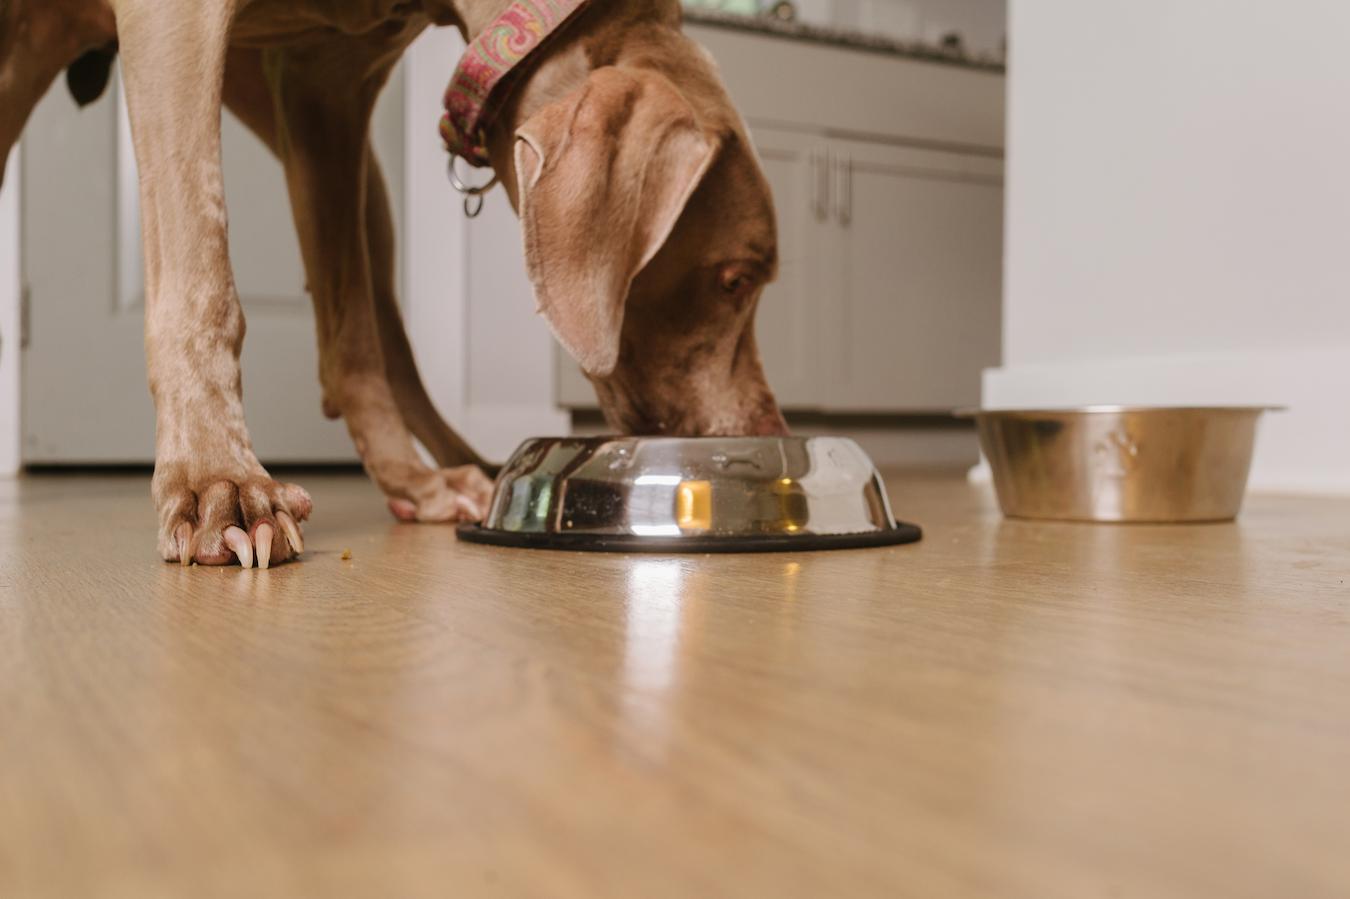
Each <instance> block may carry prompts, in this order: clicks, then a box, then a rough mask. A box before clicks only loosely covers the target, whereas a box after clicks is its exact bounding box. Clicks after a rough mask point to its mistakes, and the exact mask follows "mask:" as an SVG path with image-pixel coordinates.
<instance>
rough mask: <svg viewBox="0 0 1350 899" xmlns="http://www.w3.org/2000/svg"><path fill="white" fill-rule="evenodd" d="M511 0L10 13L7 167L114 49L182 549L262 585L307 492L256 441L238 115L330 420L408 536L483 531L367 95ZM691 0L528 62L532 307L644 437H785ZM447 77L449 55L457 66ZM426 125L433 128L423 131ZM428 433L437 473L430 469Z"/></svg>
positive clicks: (632, 16)
mask: <svg viewBox="0 0 1350 899" xmlns="http://www.w3.org/2000/svg"><path fill="white" fill-rule="evenodd" d="M505 6H506V0H0V159H3V157H4V154H5V153H7V152H8V150H9V148H10V146H11V145H12V144H13V142H14V141H15V140H16V139H17V138H18V134H19V132H20V130H21V129H22V126H23V123H24V121H25V120H26V119H27V116H28V114H29V113H30V112H31V110H32V108H33V106H34V105H35V104H36V103H37V101H38V100H39V99H40V98H41V96H42V94H43V93H44V92H45V91H46V89H47V88H48V87H49V85H50V84H51V82H52V81H53V80H54V79H55V78H56V76H57V75H58V74H59V73H60V72H61V70H62V69H65V68H67V67H69V69H68V73H67V77H68V81H69V83H70V86H71V89H72V92H73V93H75V95H76V97H77V99H80V100H81V101H82V102H87V101H89V100H91V99H93V98H94V97H97V96H98V95H99V93H101V91H102V87H103V84H104V83H105V82H106V80H107V77H108V67H109V66H110V64H111V61H112V55H113V48H114V46H115V45H114V42H117V43H118V44H120V53H121V56H122V60H123V71H124V78H125V85H126V92H127V101H128V106H129V109H130V114H131V119H132V130H133V134H134V139H135V145H136V156H137V161H138V163H139V166H140V171H141V173H142V177H141V192H142V198H141V199H142V209H143V223H144V244H145V257H146V258H145V271H146V297H147V301H146V322H145V339H146V354H147V361H148V369H149V374H150V388H151V393H152V395H153V397H154V400H155V408H156V416H157V424H158V431H157V441H156V461H155V476H154V482H153V484H154V488H153V489H154V499H155V503H156V507H157V508H158V511H159V517H160V531H159V549H160V553H161V554H162V555H163V557H164V558H165V559H168V560H180V561H182V562H184V563H185V564H186V563H187V562H188V561H190V560H195V561H197V562H201V563H205V564H225V563H228V562H231V561H233V560H234V559H235V558H238V560H239V561H240V562H241V563H242V564H243V565H244V566H245V567H248V566H249V565H251V564H252V562H253V559H254V558H255V556H256V558H257V561H258V564H259V566H260V567H267V565H268V564H269V563H271V562H277V561H280V560H284V559H287V558H290V557H291V556H292V555H294V554H296V553H299V552H300V551H301V550H302V548H303V544H302V541H301V536H300V528H299V525H298V523H297V522H299V521H302V520H304V519H305V518H306V517H307V516H308V515H309V513H310V505H311V504H310V500H309V497H308V495H307V494H306V493H305V491H304V490H302V489H300V488H299V487H296V486H294V485H289V484H281V483H278V482H276V481H274V480H273V479H272V478H271V477H269V476H268V474H267V472H266V471H265V470H264V469H263V467H262V465H261V464H259V462H258V460H257V458H256V457H255V456H254V454H253V450H252V447H251V443H250V439H249V435H248V432H247V430H246V428H245V425H244V413H243V404H242V399H241V394H240V373H239V352H240V347H241V345H242V342H243V338H244V320H243V314H242V311H241V309H240V304H239V299H238V296H237V294H236V291H235V287H234V282H233V277H232V274H231V271H230V266H229V257H228V252H227V243H226V231H227V227H226V210H225V203H224V191H223V181H222V175H221V163H220V158H221V155H220V120H219V110H220V107H221V105H222V103H223V104H225V105H227V106H228V107H229V108H230V109H231V110H232V111H233V112H234V113H235V114H236V115H237V116H238V117H239V118H240V119H241V120H242V121H243V122H244V123H245V124H247V125H248V127H249V128H251V129H252V130H253V131H254V132H255V133H256V134H257V135H258V136H259V137H260V138H261V139H262V140H263V141H264V142H265V143H267V145H268V146H270V147H271V148H272V150H273V151H274V152H275V153H276V154H277V156H278V157H279V158H280V159H281V161H282V164H283V165H284V167H285V170H286V175H287V179H288V183H289V187H290V194H291V201H292V207H293V209H294V213H295V221H296V227H297V229H298V231H299V235H300V244H301V249H302V252H303V255H304V262H305V268H306V273H307V275H308V279H309V289H310V291H311V293H312V294H313V298H314V308H315V313H316V319H317V327H318V335H319V347H320V368H321V372H320V376H321V380H322V385H323V391H324V408H325V412H326V413H327V414H329V415H331V416H338V415H341V416H342V417H343V418H344V419H345V420H346V422H347V426H348V429H349V430H350V432H351V435H352V439H353V441H354V442H355V444H356V447H357V450H358V451H359V452H360V454H361V458H362V459H363V461H364V463H365V466H366V469H367V470H368V471H369V472H370V475H371V476H372V477H373V478H374V480H375V481H376V483H377V484H379V486H380V488H381V489H382V490H383V491H384V492H385V494H386V495H387V496H388V497H389V499H390V507H391V509H392V510H393V511H394V513H395V514H396V515H398V516H399V517H401V518H404V519H408V520H420V521H456V520H467V519H475V518H477V517H480V516H481V514H482V513H483V511H484V509H485V504H486V502H487V499H488V496H489V493H490V488H491V485H490V483H489V481H488V479H487V477H486V476H485V475H484V474H483V472H482V470H481V468H480V465H481V460H480V459H479V458H478V457H477V456H476V455H475V454H474V453H473V451H472V450H470V449H469V448H468V446H467V445H466V444H465V443H464V442H463V441H462V440H461V439H460V438H459V437H458V436H457V435H456V434H455V433H454V431H452V430H451V429H450V428H449V427H448V426H447V425H446V424H445V423H444V422H443V421H442V420H441V419H440V417H439V416H438V415H437V413H436V411H435V409H434V408H433V406H432V404H431V401H430V400H429V399H428V397H427V394H426V392H425V390H424V389H423V387H422V383H421V380H420V378H419V376H418V374H417V370H416V367H415V365H414V363H413V359H412V354H411V351H410V349H409V345H408V341H407V337H406V335H405V333H404V331H403V324H402V321H401V319H400V317H399V313H398V308H397V304H396V299H395V295H394V280H395V279H394V268H393V258H394V253H393V246H392V239H393V238H392V227H391V221H390V212H389V205H388V202H387V199H386V197H385V188H384V184H383V181H382V178H381V176H380V173H379V169H378V166H377V165H376V162H375V159H374V158H373V155H372V152H371V148H370V142H369V139H368V131H369V120H370V115H371V111H372V108H373V106H374V103H375V99H376V97H377V96H378V94H379V92H380V89H381V88H382V87H383V85H384V83H385V80H386V78H387V77H388V75H389V72H390V70H391V69H392V67H393V66H394V64H395V63H396V62H397V60H398V59H399V57H400V55H401V54H402V53H403V51H404V50H405V49H406V48H407V46H408V45H409V43H410V42H411V41H412V40H413V39H414V38H415V37H416V36H417V35H418V34H419V33H420V32H421V31H422V30H423V29H425V28H426V27H428V26H430V25H433V24H435V25H453V26H456V27H458V28H459V29H460V30H461V31H462V32H463V33H464V34H465V35H466V37H468V38H470V39H471V38H472V37H473V36H475V35H476V34H478V32H479V31H480V30H481V29H483V28H484V27H485V26H486V25H487V24H488V23H489V22H491V21H492V19H493V18H494V17H495V16H496V15H498V14H499V13H500V12H501V10H502V9H503V8H504V7H505ZM680 24H681V13H680V8H679V3H678V2H677V0H595V2H594V3H593V4H592V5H591V6H590V7H589V8H588V9H587V10H586V11H584V12H583V13H581V14H580V17H579V18H578V20H577V21H576V22H575V23H574V24H572V25H571V26H569V27H568V29H566V30H565V31H564V32H563V33H562V34H560V35H559V36H557V37H556V38H555V39H554V40H552V41H551V42H550V43H549V44H547V45H546V46H545V48H544V49H543V50H541V51H540V52H539V53H538V54H536V56H535V57H532V58H531V59H530V60H529V63H528V68H527V69H526V71H525V72H524V80H523V83H522V84H521V85H520V86H519V87H518V88H517V90H516V91H515V92H514V93H513V95H512V97H511V99H510V101H509V102H508V103H507V104H506V105H505V107H504V108H503V109H502V110H500V112H499V114H498V115H497V116H496V118H495V119H494V122H493V124H492V126H491V128H490V131H489V135H488V137H489V148H490V152H491V157H492V161H493V165H494V168H495V169H496V170H497V173H498V174H499V175H500V176H501V179H502V183H503V184H504V185H506V187H507V190H508V192H509V193H510V195H511V200H512V203H513V204H514V205H515V207H516V209H517V211H518V212H519V213H520V217H521V222H522V227H523V231H524V237H525V247H526V257H527V263H528V267H529V273H530V277H531V280H532V281H533V283H534V286H535V292H536V295H537V297H538V301H539V308H540V311H541V313H542V314H543V315H544V316H545V318H546V319H547V320H548V322H549V324H550V326H551V327H552V329H553V331H554V333H555V334H556V335H557V337H558V338H559V340H560V341H561V342H562V344H563V345H564V346H565V347H566V348H567V349H568V350H569V351H570V352H571V353H572V354H573V355H574V356H575V357H576V358H577V360H578V361H579V362H580V363H581V365H582V367H583V369H584V370H585V371H586V373H587V375H588V376H589V377H590V379H591V380H592V381H593V382H594V384H595V386H596V390H597V393H598V395H599V398H600V401H601V405H602V407H603V408H604V411H605V414H606V417H607V418H608V420H609V422H610V424H611V425H612V426H613V427H615V428H617V429H620V430H622V431H624V432H629V433H669V434H693V435H698V434H773V433H782V432H784V431H785V426H784V424H783V419H782V417H781V415H780V414H779V412H778V407H777V405H776V403H775V401H774V398H773V395H772V393H771V392H770V390H769V388H768V385H767V384H766V382H765V379H764V374H763V370H762V368H761V366H760V361H759V354H758V351H757V349H756V347H755V341H754V333H753V320H754V313H755V307H756V304H757V302H758V299H759V295H760V292H761V290H762V288H763V286H764V284H765V283H767V282H768V281H769V280H770V279H771V278H772V277H773V275H774V272H775V267H776V261H777V260H776V246H777V244H776V234H775V228H774V215H773V207H772V201H771V199H770V196H769V190H768V186H767V183H766V181H765V179H764V176H763V174H762V172H761V170H760V167H759V164H758V161H757V159H756V157H755V155H754V152H753V150H752V149H751V146H750V143H749V139H748V137H747V135H746V132H745V128H744V125H743V124H742V122H741V120H740V117H739V116H738V115H737V113H736V111H735V110H734V109H733V107H732V105H731V103H730V101H729V100H728V98H727V95H726V92H725V90H724V89H723V88H722V86H721V83H720V81H719V78H718V76H717V74H716V71H715V69H714V67H713V65H712V63H711V62H710V60H709V58H708V57H707V55H706V54H705V53H704V52H703V51H702V50H700V49H699V48H698V47H697V46H696V45H695V44H693V43H692V42H690V41H689V40H688V39H686V38H685V37H684V36H683V35H682V34H681V33H680ZM450 62H451V61H447V74H448V71H449V66H450ZM434 125H435V123H434V122H428V123H427V127H428V129H431V128H433V127H434ZM414 438H416V439H417V440H420V441H421V442H422V444H423V445H424V446H426V448H427V449H428V451H429V452H430V453H431V454H432V455H433V456H434V457H435V458H436V460H437V462H438V463H439V464H440V465H441V466H442V468H441V469H440V470H433V469H430V468H427V467H426V466H425V465H424V464H423V463H422V462H421V461H420V459H419V457H418V454H417V452H416V449H415V444H414Z"/></svg>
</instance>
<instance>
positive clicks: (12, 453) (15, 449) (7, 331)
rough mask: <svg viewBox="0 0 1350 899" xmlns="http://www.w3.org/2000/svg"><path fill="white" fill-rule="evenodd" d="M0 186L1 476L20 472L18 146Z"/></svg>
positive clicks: (19, 179)
mask: <svg viewBox="0 0 1350 899" xmlns="http://www.w3.org/2000/svg"><path fill="white" fill-rule="evenodd" d="M5 171H6V175H5V186H4V188H3V189H0V477H12V476H13V475H15V474H18V472H19V464H20V455H19V452H20V446H21V443H22V440H21V436H20V431H21V428H22V424H21V421H20V418H19V367H20V358H19V356H20V352H21V349H22V348H21V346H20V339H21V337H20V327H21V325H20V313H19V307H20V299H21V297H22V296H23V279H22V272H21V271H20V266H19V183H20V181H22V179H21V178H20V177H19V148H18V147H15V148H14V152H13V154H12V155H11V156H10V159H9V165H8V166H7V167H6V169H5Z"/></svg>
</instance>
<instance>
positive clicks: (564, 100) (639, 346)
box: [510, 45, 786, 435]
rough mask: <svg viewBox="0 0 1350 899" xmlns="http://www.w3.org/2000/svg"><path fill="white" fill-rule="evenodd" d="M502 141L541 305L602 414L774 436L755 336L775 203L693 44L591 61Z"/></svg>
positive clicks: (622, 423) (685, 431)
mask: <svg viewBox="0 0 1350 899" xmlns="http://www.w3.org/2000/svg"><path fill="white" fill-rule="evenodd" d="M690 47H691V48H692V45H690ZM514 137H515V143H514V154H513V159H512V163H513V165H512V166H511V168H512V169H513V173H512V175H513V180H514V183H513V184H511V185H510V186H511V188H512V194H513V196H514V199H515V201H516V205H517V209H518V211H519V213H520V218H521V223H522V227H523V229H524V235H525V251H526V259H527V263H528V268H529V274H530V278H531V280H532V282H533V284H534V288H535V294H536V297H537V299H538V303H539V309H540V312H541V313H542V314H543V315H544V316H545V318H547V320H548V322H549V324H550V326H551V327H552V329H553V332H554V334H555V335H556V336H557V338H558V340H559V341H560V342H561V343H562V345H563V346H564V347H565V348H566V349H567V350H568V351H569V352H570V353H571V354H572V355H573V356H574V357H575V358H576V360H577V361H578V362H579V363H580V364H581V367H582V369H583V370H584V371H585V373H586V375H587V376H588V377H589V378H590V380H591V381H592V383H593V384H594V385H595V388H596V392H597V394H598V396H599V399H600V403H601V406H602V407H603V409H604V411H605V415H606V418H607V419H608V421H609V423H610V425H611V426H612V427H615V428H618V429H620V430H621V431H623V432H625V433H637V434H682V435H712V434H717V435H741V434H776V433H785V432H786V426H785V425H784V423H783V418H782V416H781V415H780V413H779V410H778V405H777V403H776V401H775V400H774V396H773V393H772V391H770V389H769V386H768V383H767V382H766V381H765V377H764V371H763V368H762V367H761V365H760V358H759V352H758V349H757V348H756V345H755V337H754V318H755V311H756V306H757V304H758V302H759V297H760V294H761V292H762V291H763V289H764V286H765V285H766V284H767V283H768V282H769V281H770V280H772V278H773V277H774V275H775V273H776V269H777V261H778V260H777V233H776V227H775V219H774V209H773V201H772V198H771V197H770V193H769V187H768V183H767V181H766V179H765V177H764V174H763V172H762V170H761V168H760V165H759V161H758V158H757V157H756V155H755V152H754V149H753V148H752V146H751V145H750V141H749V138H748V136H747V134H746V133H745V129H744V126H743V124H742V123H741V120H740V118H739V116H738V115H737V114H736V112H735V111H734V109H733V108H732V107H731V104H730V102H729V101H728V100H727V98H726V95H725V93H724V92H723V91H722V88H721V85H720V83H719V82H718V80H717V77H716V75H715V73H713V71H712V68H711V65H710V64H709V63H708V62H707V60H706V59H705V58H704V57H703V56H702V55H701V53H699V52H693V53H691V54H690V55H688V56H686V57H685V58H683V59H682V60H681V62H680V71H678V72H670V71H669V70H667V71H662V69H661V67H659V66H649V65H628V64H618V65H609V66H604V67H601V68H597V69H595V70H594V71H592V72H590V73H589V75H588V76H587V77H586V80H585V83H584V84H582V85H581V86H580V87H579V88H577V89H575V90H573V91H572V92H571V93H569V94H568V95H566V96H564V97H561V98H560V99H556V100H554V101H553V102H551V103H549V104H548V105H546V106H544V107H543V108H542V109H540V110H539V111H537V112H535V113H534V114H533V115H532V116H531V117H530V118H529V119H527V120H526V121H524V122H523V123H522V124H520V125H519V127H518V128H517V130H516V132H515V135H514Z"/></svg>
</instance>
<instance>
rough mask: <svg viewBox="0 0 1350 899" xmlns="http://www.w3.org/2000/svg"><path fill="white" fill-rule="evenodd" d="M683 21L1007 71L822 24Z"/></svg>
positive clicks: (729, 17)
mask: <svg viewBox="0 0 1350 899" xmlns="http://www.w3.org/2000/svg"><path fill="white" fill-rule="evenodd" d="M684 20H685V21H686V22H688V23H689V24H691V25H710V26H713V27H715V28H728V29H732V30H735V31H746V32H750V33H752V34H767V35H772V36H774V37H782V38H787V39H789V40H797V41H807V42H809V43H813V44H828V45H830V46H833V47H845V48H847V49H851V50H862V51H864V52H868V53H883V54H886V55H889V56H900V57H903V58H905V59H918V60H922V61H924V62H934V63H939V64H942V65H950V66H959V67H961V68H966V69H977V70H979V71H983V72H993V73H998V74H1003V73H1005V72H1006V71H1007V66H1006V64H1005V63H1004V61H1003V60H1002V59H1001V58H997V57H995V56H992V55H983V54H981V55H972V54H969V53H965V52H958V51H952V50H948V49H946V48H943V47H940V46H937V45H935V44H926V43H920V42H917V41H903V40H899V39H897V38H890V37H883V36H881V35H875V34H867V33H865V32H861V31H854V30H850V29H847V28H830V27H826V26H821V25H808V24H806V23H805V22H783V21H780V20H778V19H773V18H769V17H767V16H764V17H756V16H744V15H737V14H735V13H725V12H717V11H716V10H710V9H690V8H686V9H685V11H684Z"/></svg>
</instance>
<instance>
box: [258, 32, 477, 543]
mask: <svg viewBox="0 0 1350 899" xmlns="http://www.w3.org/2000/svg"><path fill="white" fill-rule="evenodd" d="M395 58H397V54H396V53H392V52H390V48H389V47H383V46H379V45H377V44H370V43H367V42H366V41H364V40H363V39H359V38H351V39H349V38H344V37H341V36H337V35H331V36H325V37H322V38H316V39H315V40H314V41H312V42H309V43H305V44H297V45H294V46H290V47H286V48H283V49H278V50H274V51H270V52H269V53H268V54H267V57H266V63H265V69H266V72H267V77H268V80H269V82H270V83H271V86H272V91H273V95H274V98H275V101H276V109H277V118H278V120H279V121H280V123H281V127H280V128H279V132H280V140H278V142H277V143H278V151H279V152H280V154H281V158H282V162H283V164H284V165H285V168H286V178H287V184H288V185H289V188H290V194H291V206H292V210H293V211H294V214H295V220H296V228H297V231H298V232H299V236H300V247H301V252H302V253H303V255H304V257H305V269H306V272H307V273H308V276H309V288H310V292H311V293H312V294H313V298H314V310H315V319H316V323H317V326H318V333H319V366H320V378H321V380H322V382H323V391H324V400H325V405H326V406H327V407H328V411H329V412H330V414H332V413H336V414H340V415H341V416H342V417H343V418H344V419H345V420H346V422H347V428H348V430H349V431H350V432H351V435H352V440H353V442H354V443H355V444H356V448H357V452H359V453H360V454H361V459H362V461H363V462H364V463H365V466H366V470H367V471H368V472H370V475H371V477H372V478H374V480H375V482H376V483H377V484H378V485H379V486H380V488H381V490H383V491H384V493H385V495H386V496H387V497H388V498H389V505H390V509H391V510H392V511H393V512H394V514H395V515H397V516H398V517H400V518H403V519H405V520H418V521H466V520H477V519H479V518H481V517H482V516H483V514H484V513H485V512H486V510H487V503H488V500H489V498H490V496H491V492H492V484H491V482H490V481H489V480H488V478H487V477H486V475H484V473H483V471H482V470H481V469H480V468H479V467H478V466H476V465H473V464H468V465H461V466H460V467H455V468H446V469H441V470H433V469H431V468H428V467H427V466H426V465H424V464H423V463H422V461H421V459H420V458H419V456H418V454H417V450H416V446H415V444H414V443H413V438H412V435H411V433H410V432H409V430H408V427H407V425H406V424H405V421H404V417H403V414H402V410H401V409H400V406H399V403H398V401H397V399H396V398H395V395H394V392H393V390H392V389H391V387H390V383H389V377H388V370H387V367H386V361H385V358H384V352H383V348H382V346H381V330H380V322H379V318H378V315H377V311H376V304H375V300H374V291H375V285H374V281H373V273H372V262H371V256H372V250H371V247H370V244H369V242H368V233H367V225H368V222H367V210H368V206H367V196H368V195H367V190H368V185H369V178H370V173H371V167H372V163H371V149H370V145H369V127H370V115H371V112H372V110H373V108H374V103H375V99H376V97H377V96H378V94H379V90H380V88H381V87H382V86H383V83H384V80H385V78H386V77H387V75H388V70H389V67H390V65H391V63H390V61H389V60H391V59H395ZM377 177H378V176H377ZM375 199H376V201H377V202H381V203H382V202H383V194H382V193H378V194H377V196H376V198H375ZM379 212H380V211H378V210H377V211H376V215H377V216H378V215H379ZM379 258H380V260H381V261H382V264H385V263H387V262H388V258H387V257H386V256H385V255H381V256H380V257H379ZM384 274H386V275H388V276H389V280H390V282H391V283H390V289H391V292H392V272H389V273H384ZM390 301H391V302H392V296H391V297H390ZM387 327H388V323H386V328H387ZM399 333H400V334H401V333H402V331H401V325H400V330H399ZM415 376H416V375H415V371H414V373H413V377H415ZM456 439H457V438H456ZM450 451H451V452H452V453H458V452H462V453H463V455H460V456H459V458H461V459H463V460H464V461H466V462H467V461H470V460H472V459H474V458H476V457H474V456H473V454H472V452H471V451H469V450H468V448H467V446H463V445H462V443H461V445H460V447H458V448H454V447H452V448H451V450H450Z"/></svg>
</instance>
